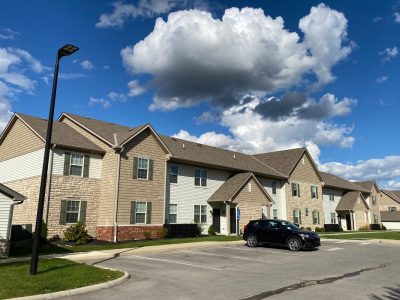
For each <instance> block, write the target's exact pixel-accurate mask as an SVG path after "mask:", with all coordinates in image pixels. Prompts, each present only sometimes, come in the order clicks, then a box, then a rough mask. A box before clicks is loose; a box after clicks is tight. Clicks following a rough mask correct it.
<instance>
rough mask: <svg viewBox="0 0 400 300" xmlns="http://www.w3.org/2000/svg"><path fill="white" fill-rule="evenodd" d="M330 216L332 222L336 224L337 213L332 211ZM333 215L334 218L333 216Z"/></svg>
mask: <svg viewBox="0 0 400 300" xmlns="http://www.w3.org/2000/svg"><path fill="white" fill-rule="evenodd" d="M330 217H331V224H336V221H337V220H336V213H330ZM332 217H333V218H332ZM333 219H334V220H335V221H334V222H333V223H332V220H333Z"/></svg>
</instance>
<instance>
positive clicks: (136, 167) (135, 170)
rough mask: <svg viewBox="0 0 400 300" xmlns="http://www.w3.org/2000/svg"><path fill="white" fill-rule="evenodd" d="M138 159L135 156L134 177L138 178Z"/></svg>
mask: <svg viewBox="0 0 400 300" xmlns="http://www.w3.org/2000/svg"><path fill="white" fill-rule="evenodd" d="M138 161H139V159H138V158H137V157H134V158H133V179H137V170H138ZM132 224H134V223H132Z"/></svg>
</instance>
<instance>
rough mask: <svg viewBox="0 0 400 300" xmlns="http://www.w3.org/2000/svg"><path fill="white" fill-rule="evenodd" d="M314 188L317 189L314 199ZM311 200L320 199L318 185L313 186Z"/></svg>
mask: <svg viewBox="0 0 400 300" xmlns="http://www.w3.org/2000/svg"><path fill="white" fill-rule="evenodd" d="M313 188H315V197H314V192H313ZM311 198H312V199H318V187H317V186H316V185H312V186H311Z"/></svg>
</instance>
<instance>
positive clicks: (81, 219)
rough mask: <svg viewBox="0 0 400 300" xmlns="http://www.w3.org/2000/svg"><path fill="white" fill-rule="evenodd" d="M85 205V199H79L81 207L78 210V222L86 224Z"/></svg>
mask: <svg viewBox="0 0 400 300" xmlns="http://www.w3.org/2000/svg"><path fill="white" fill-rule="evenodd" d="M86 207H87V201H81V208H80V212H79V223H81V224H86Z"/></svg>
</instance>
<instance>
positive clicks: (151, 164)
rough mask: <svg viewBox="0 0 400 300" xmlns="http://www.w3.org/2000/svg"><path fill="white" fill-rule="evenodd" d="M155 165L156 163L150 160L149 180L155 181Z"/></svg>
mask: <svg viewBox="0 0 400 300" xmlns="http://www.w3.org/2000/svg"><path fill="white" fill-rule="evenodd" d="M153 165H154V161H153V160H152V159H149V180H153Z"/></svg>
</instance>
